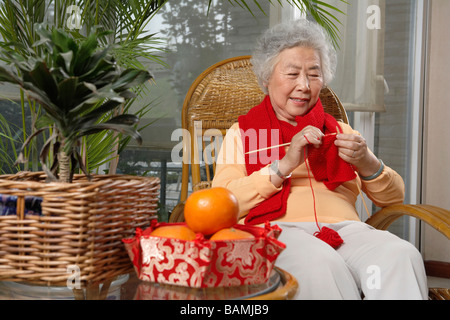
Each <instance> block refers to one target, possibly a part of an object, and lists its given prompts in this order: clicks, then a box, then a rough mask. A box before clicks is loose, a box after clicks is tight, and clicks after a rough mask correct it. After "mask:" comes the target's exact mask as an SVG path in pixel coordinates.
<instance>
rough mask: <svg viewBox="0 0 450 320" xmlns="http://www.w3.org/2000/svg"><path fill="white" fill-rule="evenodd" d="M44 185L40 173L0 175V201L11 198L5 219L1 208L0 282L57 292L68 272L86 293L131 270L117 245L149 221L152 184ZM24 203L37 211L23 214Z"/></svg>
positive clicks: (80, 181)
mask: <svg viewBox="0 0 450 320" xmlns="http://www.w3.org/2000/svg"><path fill="white" fill-rule="evenodd" d="M45 179H46V176H45V175H44V173H43V172H21V173H18V174H15V175H3V176H0V195H1V197H2V198H3V200H5V197H6V198H7V199H8V200H10V203H11V200H16V202H15V208H14V206H12V211H13V214H11V212H12V211H11V207H9V208H5V207H4V206H3V209H6V210H3V211H4V212H3V215H0V280H8V281H22V282H23V281H25V282H28V283H36V284H40V285H42V284H45V285H51V286H59V285H63V286H65V285H66V283H67V281H68V280H69V279H72V277H73V275H74V274H73V272H74V271H76V272H77V275H78V276H79V278H78V280H79V281H80V282H79V283H80V284H81V286H83V287H86V286H87V285H88V284H91V283H101V282H104V281H110V280H111V279H113V278H115V277H116V276H118V275H121V274H124V273H128V272H130V271H132V270H133V266H132V263H131V261H130V259H129V257H128V254H127V252H126V250H125V248H124V246H123V243H122V239H123V238H128V237H130V236H133V234H134V231H135V229H136V228H137V227H139V228H146V227H148V226H149V225H150V222H151V220H152V219H154V218H155V217H156V212H157V206H158V195H159V187H160V181H159V179H158V178H153V177H151V178H145V177H135V176H125V175H94V176H93V177H92V179H91V180H90V181H88V180H87V178H86V177H85V176H84V175H77V176H75V177H74V179H73V183H46V182H45ZM30 199H31V200H36V201H34V202H35V204H36V203H38V205H37V208H36V206H35V207H34V208H31V209H30V207H29V202H30ZM12 202H14V201H12ZM3 203H4V201H3ZM13 204H14V203H13ZM39 204H40V206H39ZM39 207H40V208H39ZM39 209H40V210H39ZM5 212H6V213H7V214H8V213H9V214H8V215H4V214H5ZM0 214H2V212H1V211H0ZM78 271H79V272H78Z"/></svg>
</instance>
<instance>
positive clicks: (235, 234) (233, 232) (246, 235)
mask: <svg viewBox="0 0 450 320" xmlns="http://www.w3.org/2000/svg"><path fill="white" fill-rule="evenodd" d="M253 238H255V236H254V235H253V234H251V233H250V232H247V231H244V230H240V229H236V228H225V229H222V230H219V231H217V232H216V233H214V234H213V235H212V236H211V238H210V239H209V240H211V241H215V240H237V239H253Z"/></svg>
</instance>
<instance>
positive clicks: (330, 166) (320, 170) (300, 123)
mask: <svg viewBox="0 0 450 320" xmlns="http://www.w3.org/2000/svg"><path fill="white" fill-rule="evenodd" d="M238 121H239V127H240V129H241V130H242V131H243V134H242V139H243V141H242V143H243V146H244V153H247V152H249V151H252V150H256V149H261V148H265V147H268V146H271V145H277V144H282V143H286V142H290V141H291V140H292V137H293V136H294V135H295V134H296V133H298V132H300V131H301V130H302V129H303V128H304V127H306V126H307V125H313V126H315V127H318V128H322V130H323V132H324V133H325V134H327V133H336V132H337V131H336V130H337V128H339V125H338V123H337V121H336V120H335V119H334V118H333V117H332V116H331V115H328V114H327V113H325V112H324V110H323V106H322V103H321V101H320V99H319V100H318V102H317V104H316V105H315V106H314V107H313V108H311V109H310V111H309V112H308V113H307V114H306V115H304V116H299V117H296V121H297V126H292V125H290V124H289V123H287V122H284V121H279V120H278V119H277V117H276V115H275V112H274V110H273V107H272V105H271V102H270V98H269V96H266V97H265V99H264V100H263V101H262V102H261V104H259V105H258V106H256V107H254V108H252V109H251V110H250V111H249V112H248V113H247V114H246V115H244V116H240V117H239V120H238ZM249 130H252V131H251V132H253V133H254V134H256V135H257V136H258V140H257V141H258V145H257V146H256V147H255V146H254V145H252V144H251V143H250V141H249V140H250V138H249V137H250V136H251V135H250V134H246V133H248V132H250V131H249ZM267 130H269V131H270V130H275V131H272V132H275V133H276V132H277V131H276V130H278V133H279V139H278V141H274V140H273V135H271V134H260V133H264V132H266V133H267V132H268V131H267ZM335 138H336V137H335V135H331V136H325V137H324V139H323V143H322V145H321V147H320V148H315V147H310V148H308V150H307V156H308V162H309V163H310V166H311V171H312V172H313V175H314V178H315V179H316V180H318V181H323V182H324V183H325V185H326V186H327V187H328V188H329V189H332V190H333V189H334V188H336V187H337V186H338V185H340V184H341V183H342V182H344V181H348V180H352V179H354V178H355V177H356V174H355V172H354V169H353V168H352V167H351V165H349V164H348V163H347V162H345V161H343V160H342V159H341V158H340V157H339V156H338V154H337V148H336V146H335V145H334V143H333V141H334V139H335ZM268 140H269V141H268ZM276 151H277V152H278V154H277V153H276ZM266 153H267V154H266ZM284 155H285V150H284V147H280V148H278V149H272V151H270V150H269V151H267V150H266V151H264V157H263V156H261V155H260V152H258V153H252V154H245V165H246V169H247V174H248V175H250V174H252V173H253V172H254V171H257V170H260V169H261V168H262V167H264V166H266V165H267V164H269V163H270V162H273V161H274V160H276V159H274V156H278V157H277V158H278V159H281V158H283V157H284ZM290 186H291V184H290V179H286V180H285V181H284V182H283V188H282V189H281V191H280V192H278V193H277V194H275V195H273V196H272V197H270V198H269V199H266V200H264V201H263V202H262V203H260V204H259V205H258V206H256V207H255V208H253V209H251V210H250V212H249V213H248V215H247V216H246V218H245V223H246V224H260V223H264V222H266V221H268V220H269V221H270V220H274V219H277V218H279V217H281V216H283V215H284V214H285V213H286V205H287V198H288V196H289V192H290Z"/></svg>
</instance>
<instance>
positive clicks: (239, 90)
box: [169, 56, 450, 298]
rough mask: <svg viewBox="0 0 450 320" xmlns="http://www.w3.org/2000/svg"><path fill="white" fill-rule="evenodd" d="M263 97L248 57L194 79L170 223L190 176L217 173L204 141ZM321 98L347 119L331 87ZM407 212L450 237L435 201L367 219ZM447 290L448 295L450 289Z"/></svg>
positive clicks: (447, 215) (195, 182) (196, 182)
mask: <svg viewBox="0 0 450 320" xmlns="http://www.w3.org/2000/svg"><path fill="white" fill-rule="evenodd" d="M263 97H264V94H263V92H262V91H261V89H260V87H259V85H258V82H257V80H256V76H255V75H254V73H253V72H252V70H251V63H250V56H240V57H235V58H231V59H227V60H223V61H221V62H219V63H217V64H215V65H213V66H211V67H210V68H208V69H206V70H205V71H204V72H203V73H202V74H200V76H199V77H198V78H197V79H196V80H195V82H194V83H193V84H192V86H191V88H190V90H189V92H188V93H187V95H186V98H185V100H184V104H183V110H182V127H183V129H186V130H187V131H188V132H189V133H190V137H195V138H192V140H193V142H194V143H189V142H190V140H189V139H183V157H184V159H183V166H182V185H181V195H180V203H179V204H178V205H177V206H176V207H175V208H174V210H173V211H172V213H171V215H170V218H169V221H170V222H176V221H184V218H183V205H184V201H185V200H186V199H187V197H188V188H189V181H190V180H191V183H192V189H193V190H194V191H195V190H199V189H203V188H209V187H210V186H211V181H212V178H213V176H214V172H215V164H214V161H213V159H212V161H205V165H204V167H201V165H200V164H199V160H200V159H199V154H200V152H199V151H203V150H205V148H206V143H210V144H213V143H217V141H221V140H220V139H221V138H222V136H223V135H224V134H225V132H226V130H227V129H229V128H230V127H231V125H232V124H233V123H235V122H237V118H238V116H239V115H242V114H245V113H247V111H248V110H249V109H250V108H252V107H253V106H256V105H257V104H259V103H260V102H261V101H262V99H263ZM320 99H321V100H322V104H323V106H324V109H325V112H327V113H329V114H331V115H333V116H334V117H335V118H336V120H338V121H341V122H344V123H348V118H347V114H346V112H345V109H344V107H343V106H342V104H341V102H340V101H339V99H338V97H337V96H336V95H335V93H334V92H333V91H332V90H331V89H330V88H324V89H323V90H322V92H321V93H320ZM196 122H197V123H196ZM198 141H200V142H198ZM216 150H217V149H216ZM201 154H203V152H202V153H201ZM213 157H214V154H213ZM205 160H207V159H206V158H205ZM209 162H212V163H209ZM189 163H191V164H189ZM189 169H190V170H189ZM190 178H191V179H190ZM404 215H408V216H412V217H415V218H418V219H420V220H422V221H425V222H426V223H428V224H430V225H431V226H433V227H434V228H435V229H437V230H438V231H440V232H441V233H443V234H444V235H446V236H447V238H449V239H450V212H449V211H448V210H445V209H442V208H438V207H435V206H431V205H393V206H389V207H386V208H383V209H381V210H380V211H378V212H376V213H375V214H373V215H372V216H371V217H370V218H369V219H368V220H366V223H368V224H370V225H372V226H374V227H375V228H377V229H381V230H386V229H387V228H388V227H389V226H390V225H391V223H392V222H394V221H395V220H397V219H398V218H399V217H401V216H404ZM444 291H446V293H447V295H448V290H447V289H444ZM433 292H436V290H435V289H434V290H433ZM444 296H445V294H444ZM430 297H431V294H430ZM441 297H442V295H441ZM433 298H437V294H433Z"/></svg>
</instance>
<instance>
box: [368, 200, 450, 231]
mask: <svg viewBox="0 0 450 320" xmlns="http://www.w3.org/2000/svg"><path fill="white" fill-rule="evenodd" d="M404 215H408V216H411V217H414V218H417V219H420V220H422V221H424V222H426V223H428V224H429V225H430V226H432V227H433V228H435V229H436V230H438V231H439V232H441V233H442V234H444V235H445V236H446V237H447V238H448V239H450V211H448V210H446V209H443V208H439V207H436V206H432V205H425V204H416V205H412V204H399V205H392V206H388V207H385V208H383V209H381V210H379V211H377V212H376V213H375V214H373V215H372V216H371V217H370V218H369V219H367V220H366V223H367V224H369V225H371V226H373V227H375V228H377V229H380V230H386V229H387V228H388V227H389V226H390V225H391V223H392V222H394V221H395V220H397V219H398V218H400V217H401V216H404Z"/></svg>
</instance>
